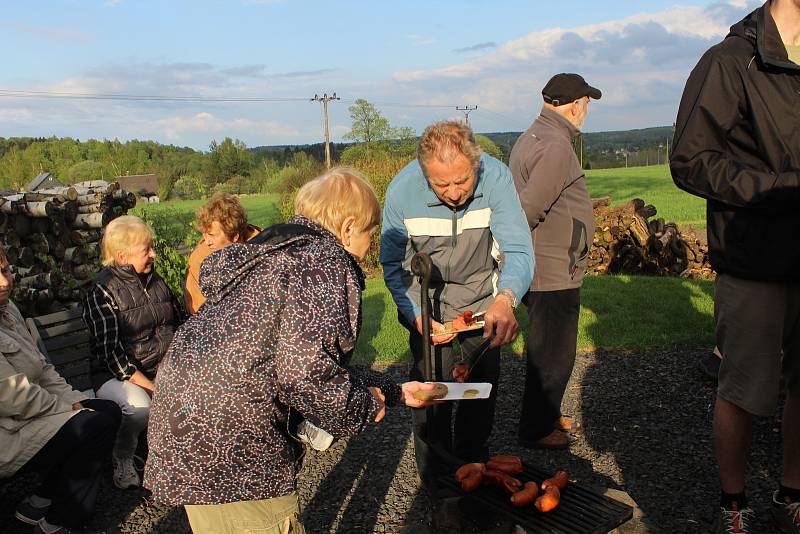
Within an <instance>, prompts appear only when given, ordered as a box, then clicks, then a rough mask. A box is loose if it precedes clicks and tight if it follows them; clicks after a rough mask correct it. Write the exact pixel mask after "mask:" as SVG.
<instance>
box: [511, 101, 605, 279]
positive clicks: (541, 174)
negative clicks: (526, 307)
mask: <svg viewBox="0 0 800 534" xmlns="http://www.w3.org/2000/svg"><path fill="white" fill-rule="evenodd" d="M578 133H579V132H578V129H577V128H575V126H573V125H572V124H571V123H570V122H569V121H567V120H566V119H564V118H563V117H561V116H560V115H559V114H558V113H556V112H555V111H553V110H551V109H548V108H547V107H544V106H543V107H542V111H541V113H540V115H539V117H537V119H536V120H535V121H534V122H533V124H532V125H531V127H530V128H528V130H527V131H526V132H525V133H523V134H522V135H521V136H520V137H519V139H517V142H516V143H515V144H514V148H513V149H512V150H511V160H510V164H509V167H510V168H511V173H512V175H513V176H514V186H515V187H516V189H517V193H519V198H520V202H521V203H522V209H523V210H524V211H525V216H526V217H527V219H528V226H529V227H530V229H531V234H532V238H533V249H534V256H535V258H536V272H535V273H534V277H533V282H531V287H530V289H531V291H558V290H563V289H573V288H576V287H580V286H581V284H582V283H583V275H584V272H585V270H586V261H587V258H588V255H589V248H590V247H591V243H592V238H593V236H594V214H593V212H592V201H591V199H590V198H589V192H588V190H587V189H586V176H585V175H584V173H583V170H582V169H581V166H580V163H579V162H578V158H577V157H576V156H575V151H574V150H573V149H572V138H573V137H575V136H576V135H578Z"/></svg>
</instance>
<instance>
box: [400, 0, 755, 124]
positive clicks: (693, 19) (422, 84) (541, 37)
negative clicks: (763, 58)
mask: <svg viewBox="0 0 800 534" xmlns="http://www.w3.org/2000/svg"><path fill="white" fill-rule="evenodd" d="M758 5H760V3H758V2H755V1H753V0H747V1H735V2H733V1H732V2H718V3H715V4H711V5H708V6H704V7H695V6H673V7H670V8H668V9H664V10H661V11H657V12H652V13H638V14H635V15H632V16H629V17H625V18H623V19H619V20H613V21H608V22H603V23H598V24H591V25H585V26H579V27H573V28H548V29H545V30H541V31H536V32H532V33H529V34H527V35H523V36H521V37H519V38H517V39H513V40H510V41H508V42H506V43H500V44H499V46H497V48H496V49H494V50H492V51H491V52H489V53H487V54H484V55H481V56H480V57H476V58H474V59H472V60H469V61H459V62H454V63H451V64H445V65H441V66H438V67H434V68H430V69H418V70H403V71H398V72H395V73H394V74H393V75H392V80H393V81H394V82H395V83H396V84H397V85H398V90H402V91H403V92H404V94H406V95H407V98H408V99H412V98H414V97H415V96H416V98H418V100H414V101H416V102H419V103H426V104H439V103H450V104H457V105H477V106H478V110H477V111H476V112H474V113H472V114H471V115H470V121H471V122H472V123H473V125H474V126H475V127H476V129H478V130H479V131H480V129H481V128H483V129H484V131H485V130H489V131H491V130H496V129H510V128H512V127H513V128H514V129H524V128H525V127H527V124H529V122H530V120H531V119H532V118H534V117H535V115H536V114H537V113H538V110H539V107H540V106H541V88H542V87H543V86H544V84H545V83H546V82H547V80H548V79H549V78H550V77H551V76H552V75H553V74H555V73H557V72H578V73H580V74H582V75H583V76H584V77H585V78H586V79H587V81H589V83H591V84H592V85H595V86H596V87H599V88H600V89H601V90H602V91H603V99H602V100H601V101H600V102H599V103H596V104H594V105H592V107H591V108H590V109H591V111H590V114H589V119H588V121H587V127H588V128H591V129H597V128H598V126H597V125H600V126H599V128H600V129H611V128H617V127H621V128H630V127H646V126H652V125H654V124H669V123H672V122H673V120H674V117H675V113H676V111H677V105H678V101H679V99H680V95H681V92H682V90H683V85H684V83H685V81H686V78H687V77H688V75H689V72H690V70H691V68H692V67H693V66H694V65H695V64H696V63H697V61H698V60H699V58H700V56H701V55H702V54H703V52H704V51H705V50H707V49H708V48H709V47H711V46H712V45H713V44H715V43H717V42H719V41H721V40H722V38H723V37H724V36H725V35H726V34H727V33H728V30H729V27H730V26H731V25H732V24H734V23H735V22H737V21H738V20H740V19H741V18H742V17H743V16H744V15H746V14H747V13H748V12H749V11H751V10H752V9H754V8H755V7H758ZM412 95H414V96H412Z"/></svg>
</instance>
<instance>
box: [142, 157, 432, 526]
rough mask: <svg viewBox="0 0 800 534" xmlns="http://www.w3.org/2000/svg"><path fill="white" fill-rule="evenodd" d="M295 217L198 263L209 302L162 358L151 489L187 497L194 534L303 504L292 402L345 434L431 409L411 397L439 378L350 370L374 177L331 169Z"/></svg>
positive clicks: (302, 195)
mask: <svg viewBox="0 0 800 534" xmlns="http://www.w3.org/2000/svg"><path fill="white" fill-rule="evenodd" d="M295 212H296V213H297V214H298V215H297V216H295V217H294V218H292V219H291V220H290V221H289V224H285V225H277V226H275V227H272V228H268V229H267V230H264V231H263V232H262V235H260V236H258V237H256V238H254V239H253V240H251V241H250V242H248V243H247V244H233V245H230V246H228V247H226V248H224V249H222V250H219V251H217V252H215V253H214V254H212V255H210V256H209V257H208V258H207V259H206V260H205V261H204V262H203V265H202V268H201V274H200V285H201V288H202V292H203V294H204V295H207V296H208V300H207V302H206V303H205V304H204V305H203V306H202V307H201V308H200V310H199V312H198V313H197V314H196V315H194V316H192V317H191V318H190V319H189V320H188V321H187V322H186V323H184V325H183V326H182V327H181V328H180V329H179V330H178V331H177V332H176V334H175V338H174V340H173V342H172V345H171V346H170V348H169V350H168V351H167V355H166V356H165V358H164V360H163V361H162V362H161V365H160V367H159V372H158V378H157V382H156V391H155V395H154V398H153V405H152V408H151V411H150V425H149V428H148V441H149V446H150V453H149V458H148V461H147V466H146V469H145V479H144V485H145V486H146V487H148V488H149V489H151V490H152V491H153V495H154V497H155V498H156V500H158V501H160V502H162V503H165V504H169V505H188V506H187V512H188V514H189V519H190V522H191V523H192V527H193V529H194V531H195V532H199V531H201V530H202V528H203V527H202V525H207V524H208V523H204V522H203V517H201V515H202V514H205V513H206V512H208V511H209V510H212V511H213V512H214V513H218V512H219V510H220V508H221V507H224V506H227V504H226V503H238V505H239V506H241V504H242V501H262V502H263V501H264V500H267V501H268V500H271V499H277V498H281V499H285V498H286V497H288V498H290V499H292V501H291V502H292V506H291V508H294V509H295V510H296V509H297V506H296V502H297V497H296V493H295V473H296V470H297V467H298V465H297V464H298V460H299V458H300V457H301V452H302V447H301V446H300V445H299V443H298V442H297V440H296V439H294V437H293V435H292V434H293V431H292V426H293V424H290V423H289V414H290V411H291V412H293V416H294V415H296V414H299V415H300V416H302V417H303V418H306V419H307V420H308V421H310V422H311V423H313V424H314V425H316V426H318V427H320V428H323V429H325V430H326V431H328V432H329V433H330V434H333V435H334V436H337V437H344V436H349V435H353V434H356V433H358V432H361V431H362V430H364V429H365V428H367V427H369V426H371V425H373V424H374V423H377V422H378V421H380V420H381V418H382V417H383V415H384V403H385V404H386V405H392V404H395V403H401V402H402V403H404V404H406V405H408V406H411V407H421V406H423V403H422V402H420V401H417V400H416V399H414V397H413V393H414V392H415V391H418V390H420V389H426V390H427V389H431V388H432V387H433V386H432V385H430V384H420V383H419V382H407V383H405V384H403V385H402V386H399V385H397V384H395V383H393V382H392V381H391V379H389V377H387V376H385V375H383V374H381V373H377V372H369V373H364V372H357V371H355V370H353V369H351V368H349V367H348V363H349V359H350V356H351V354H352V352H353V349H354V348H355V344H356V338H357V335H358V331H359V329H360V327H361V292H362V290H363V288H364V274H363V272H362V270H361V268H360V267H359V266H358V263H357V261H358V260H362V259H363V258H364V256H365V255H366V253H367V251H368V249H369V246H370V242H371V238H372V235H373V234H374V233H375V232H376V230H377V228H378V225H379V223H380V216H381V213H380V205H379V204H378V201H377V198H376V197H375V193H374V192H373V191H372V189H371V187H370V186H369V184H367V182H366V181H365V180H364V179H363V178H361V177H359V176H358V175H357V174H355V173H354V172H353V171H350V170H348V169H334V170H332V171H329V172H328V173H326V174H324V175H323V176H320V177H319V178H316V179H315V180H313V181H311V182H309V183H308V184H306V185H305V186H304V187H303V188H301V190H300V191H299V192H298V195H297V198H296V201H295ZM293 419H294V417H293ZM203 505H215V506H203ZM220 505H221V506H220ZM287 520H288V519H287ZM291 520H292V521H294V522H295V523H293V524H295V528H298V525H299V524H297V523H296V514H293V519H291ZM198 528H199V529H200V530H198ZM206 528H210V527H206ZM214 528H219V527H214ZM299 528H302V527H301V526H300V527H299Z"/></svg>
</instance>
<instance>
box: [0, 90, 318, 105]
mask: <svg viewBox="0 0 800 534" xmlns="http://www.w3.org/2000/svg"><path fill="white" fill-rule="evenodd" d="M0 97H9V98H55V99H77V100H130V101H157V102H163V101H172V102H304V101H306V100H308V99H306V98H280V97H214V96H164V95H129V94H103V93H69V92H53V91H17V90H13V89H0Z"/></svg>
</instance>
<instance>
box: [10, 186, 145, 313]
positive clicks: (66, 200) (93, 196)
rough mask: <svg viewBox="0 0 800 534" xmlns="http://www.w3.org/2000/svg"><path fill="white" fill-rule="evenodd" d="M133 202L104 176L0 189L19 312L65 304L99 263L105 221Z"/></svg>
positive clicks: (130, 195) (42, 310) (75, 298)
mask: <svg viewBox="0 0 800 534" xmlns="http://www.w3.org/2000/svg"><path fill="white" fill-rule="evenodd" d="M135 205H136V196H135V195H134V194H133V193H129V192H127V191H125V190H123V189H122V188H121V187H120V185H119V183H117V182H113V183H108V182H106V181H103V180H96V181H90V182H81V183H78V184H75V185H72V186H69V187H56V188H53V189H40V190H37V191H34V192H0V246H2V247H3V248H4V249H5V252H6V257H7V258H8V262H9V264H10V265H11V269H12V271H13V272H14V278H15V283H14V286H15V287H14V294H13V295H12V299H13V300H14V302H15V303H16V304H17V306H19V308H20V311H21V312H22V313H23V315H26V316H31V315H40V314H44V313H51V312H56V311H60V310H63V309H65V308H68V307H71V306H73V305H74V304H75V303H76V302H78V301H79V300H80V288H81V286H82V285H84V284H85V283H86V281H88V280H89V279H90V278H91V277H92V275H93V274H94V273H96V272H97V271H98V270H99V268H100V239H101V237H102V235H103V227H105V225H107V224H108V223H109V222H110V221H111V220H112V219H114V218H116V217H118V216H120V215H123V214H125V213H127V211H128V210H129V209H130V208H132V207H134V206H135Z"/></svg>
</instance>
